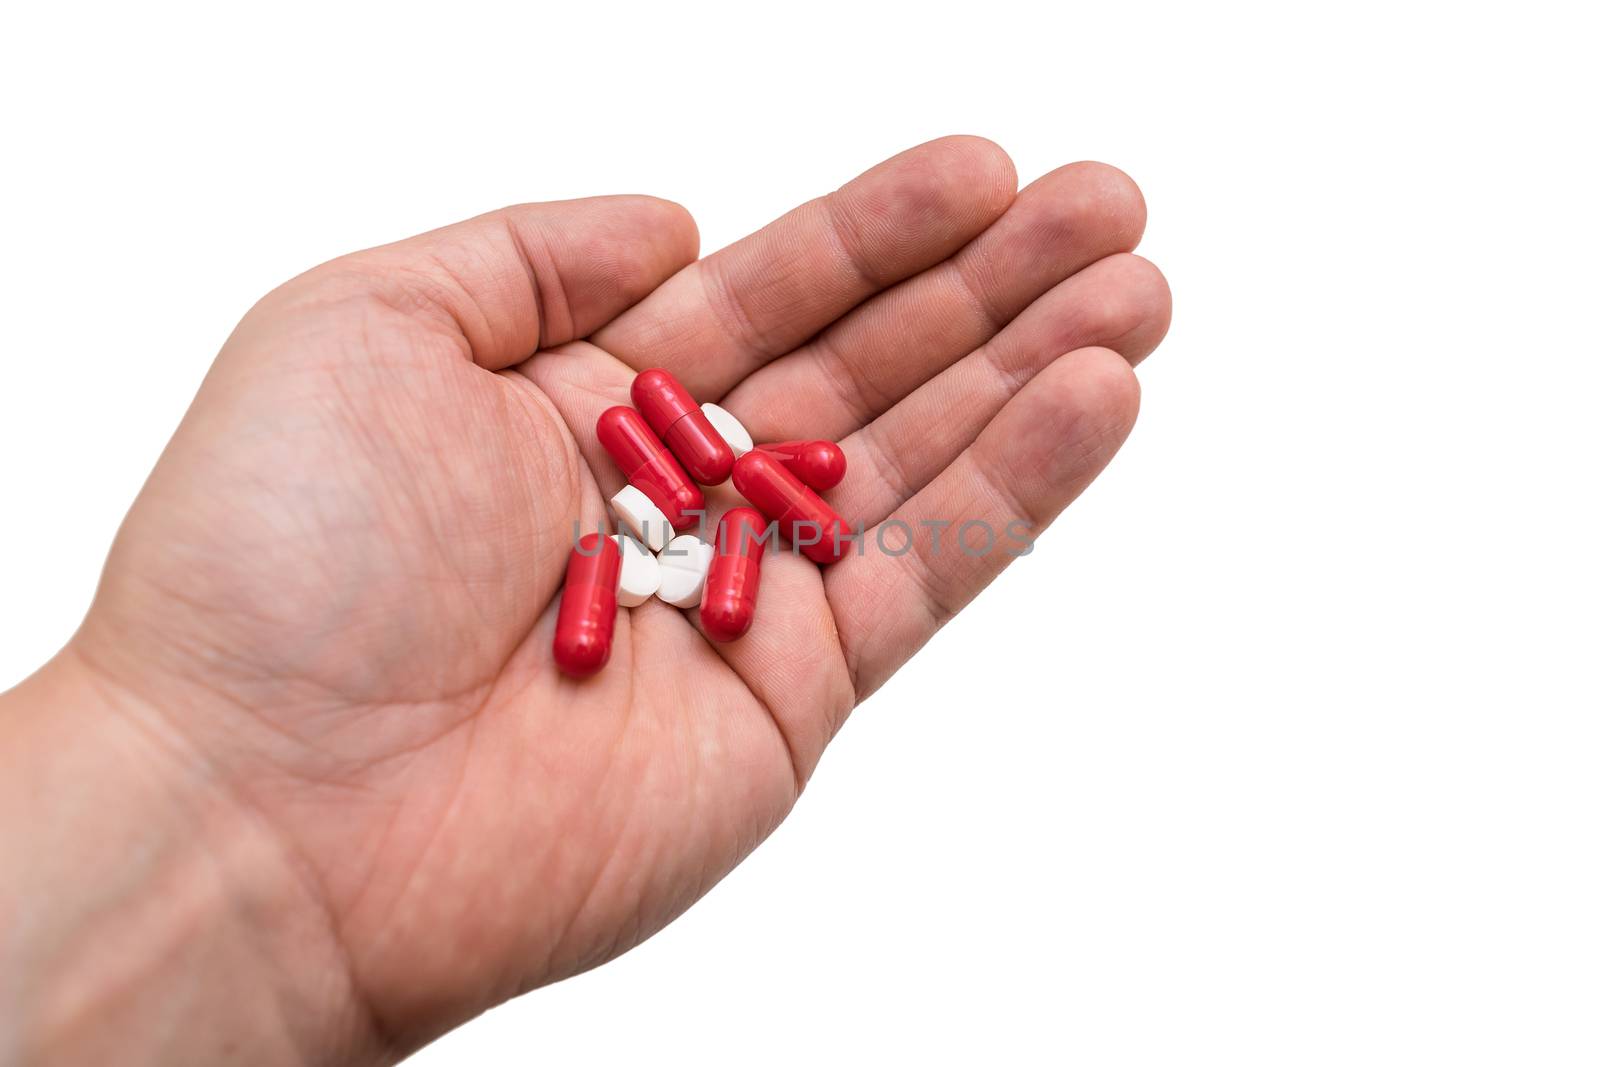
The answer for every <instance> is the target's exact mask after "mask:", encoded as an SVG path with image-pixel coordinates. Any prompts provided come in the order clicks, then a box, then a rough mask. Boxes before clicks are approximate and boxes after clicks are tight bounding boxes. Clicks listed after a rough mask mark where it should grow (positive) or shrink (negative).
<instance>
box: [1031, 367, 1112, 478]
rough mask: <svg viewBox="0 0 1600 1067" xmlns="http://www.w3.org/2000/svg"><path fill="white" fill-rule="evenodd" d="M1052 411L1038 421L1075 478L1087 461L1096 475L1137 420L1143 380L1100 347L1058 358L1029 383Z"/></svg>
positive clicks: (1054, 451)
mask: <svg viewBox="0 0 1600 1067" xmlns="http://www.w3.org/2000/svg"><path fill="white" fill-rule="evenodd" d="M1030 386H1031V387H1032V388H1028V389H1025V390H1024V393H1028V392H1032V391H1034V389H1037V391H1038V394H1039V395H1040V397H1041V398H1042V400H1043V402H1044V403H1045V404H1046V405H1047V406H1048V407H1049V409H1050V411H1049V413H1048V415H1047V416H1046V417H1045V418H1042V419H1039V420H1038V423H1042V424H1044V425H1046V426H1049V427H1051V428H1052V429H1051V431H1050V432H1051V434H1052V435H1053V436H1054V437H1055V439H1056V441H1055V443H1056V446H1057V447H1056V448H1053V449H1051V450H1050V451H1051V452H1053V453H1056V454H1060V455H1064V456H1065V457H1067V459H1068V461H1069V466H1070V467H1071V468H1072V471H1073V473H1075V474H1076V473H1078V472H1079V468H1081V466H1082V465H1083V463H1084V460H1085V459H1088V460H1089V465H1090V466H1091V467H1092V468H1093V469H1094V470H1098V469H1099V468H1100V467H1103V466H1104V465H1105V464H1106V463H1108V462H1110V459H1111V456H1112V455H1114V454H1115V453H1116V451H1117V449H1118V448H1120V447H1121V446H1122V442H1123V441H1125V440H1127V437H1128V434H1129V433H1130V432H1132V430H1133V424H1134V422H1135V421H1137V419H1138V417H1139V401H1140V386H1139V376H1138V375H1137V374H1135V373H1134V370H1133V368H1132V367H1131V366H1130V365H1129V364H1128V361H1127V360H1126V359H1123V358H1122V355H1121V354H1120V353H1118V352H1116V351H1114V350H1112V349H1109V348H1103V347H1099V346H1095V347H1091V348H1080V349H1078V350H1076V351H1073V352H1068V353H1067V354H1066V355H1063V356H1059V357H1057V358H1056V360H1055V361H1054V362H1052V363H1051V364H1050V366H1048V367H1046V368H1045V369H1044V371H1043V372H1041V373H1040V374H1039V376H1038V377H1037V378H1036V379H1035V380H1034V381H1033V382H1032V383H1030Z"/></svg>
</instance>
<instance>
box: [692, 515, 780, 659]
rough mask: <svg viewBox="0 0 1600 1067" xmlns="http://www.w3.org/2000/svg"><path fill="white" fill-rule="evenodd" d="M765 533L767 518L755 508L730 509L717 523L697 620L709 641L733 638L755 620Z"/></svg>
mask: <svg viewBox="0 0 1600 1067" xmlns="http://www.w3.org/2000/svg"><path fill="white" fill-rule="evenodd" d="M766 532H767V520H766V519H764V518H763V517H762V516H761V513H760V512H759V511H757V510H756V509H755V508H734V509H733V510H732V511H729V512H728V513H727V514H726V515H724V516H722V521H721V522H719V523H717V537H716V540H715V541H714V542H713V543H712V544H713V547H714V548H715V550H716V555H715V556H713V557H712V559H711V569H710V570H708V571H706V587H705V592H704V593H703V594H701V598H700V621H701V622H702V623H703V624H705V628H706V633H708V634H710V635H711V637H712V639H713V640H716V641H735V640H737V639H739V638H741V637H743V636H744V634H745V631H747V630H749V629H750V624H751V623H752V622H754V621H755V617H756V590H757V589H759V588H760V587H761V555H762V553H764V552H765V551H766V550H767V542H766V540H765V535H766Z"/></svg>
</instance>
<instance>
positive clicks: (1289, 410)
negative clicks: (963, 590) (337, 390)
mask: <svg viewBox="0 0 1600 1067" xmlns="http://www.w3.org/2000/svg"><path fill="white" fill-rule="evenodd" d="M1577 7H1578V5H1571V7H1570V10H1571V11H1572V12H1576V10H1577ZM345 11H346V9H333V8H331V7H328V6H325V5H314V6H311V7H306V8H300V9H296V8H294V7H293V6H292V5H286V4H272V5H261V6H259V7H258V8H256V9H255V10H253V11H247V10H244V9H242V8H239V7H237V6H235V5H227V4H216V5H207V6H205V7H196V8H194V9H192V10H174V9H162V10H158V9H154V8H152V7H150V6H148V5H116V6H110V5H107V6H106V7H104V8H101V9H87V10H86V9H83V8H68V7H67V6H64V5H42V4H40V5H34V6H33V7H32V9H31V10H27V11H16V10H13V11H12V12H10V13H9V14H8V15H7V17H6V22H7V26H6V28H5V30H4V31H3V32H0V99H3V100H4V104H3V105H0V106H3V107H4V110H5V123H4V128H3V134H0V136H3V142H0V155H4V156H5V157H6V160H7V162H5V164H4V169H3V171H0V191H3V197H0V219H3V234H4V236H3V250H4V255H3V257H0V281H3V284H0V339H3V340H0V344H3V348H0V359H3V361H4V363H3V367H4V375H3V377H0V485H3V495H0V514H3V527H0V606H3V610H0V685H4V684H10V683H11V682H14V681H16V680H18V679H20V678H21V677H23V676H24V675H26V674H27V673H28V672H29V671H30V670H32V669H33V668H34V667H35V666H36V665H38V664H39V663H40V662H42V661H43V660H44V659H46V658H47V657H48V656H49V655H50V654H51V653H52V652H53V651H54V650H55V649H56V648H57V647H59V645H60V644H61V643H62V642H63V641H64V640H65V639H66V638H67V637H68V635H69V634H70V633H71V632H72V630H73V628H74V626H75V625H76V623H77V621H78V620H79V618H80V617H81V615H82V613H83V611H84V610H85V608H86V606H87V605H88V602H89V599H90V596H91V594H92V591H93V587H94V584H95V581H96V575H97V571H98V568H99V566H100V561H101V559H102V557H103V555H104V552H105V550H106V548H107V546H108V544H109V542H110V539H111V536H112V533H113V531H114V529H115V528H116V525H117V523H118V521H119V519H120V517H121V515H122V513H123V511H124V510H125V509H126V507H127V505H128V504H129V503H130V501H131V500H132V498H133V496H134V494H135V492H136V491H137V489H138V487H139V485H140V483H141V481H142V479H143V478H144V476H145V474H146V472H147V471H148V469H149V468H150V466H151V465H152V464H153V463H154V461H155V459H156V457H157V455H158V453H159V451H160V449H161V447H162V444H163V442H164V441H165V439H166V437H167V435H168V434H169V433H170V431H171V429H172V428H173V426H174V425H175V424H176V422H177V420H178V418H179V416H180V415H181V413H182V412H183V410H184V408H185V406H186V404H187V403H188V400H189V398H190V396H191V395H192V393H193V391H194V389H195V388H196V386H197V385H198V382H199V380H200V377H201V375H202V373H203V372H204V370H205V368H206V366H207V364H208V362H209V361H210V359H211V356H212V354H213V353H214V352H215V351H216V349H217V347H218V346H219V345H220V344H221V342H222V340H223V338H224V337H225V336H226V335H227V333H228V331H229V329H230V328H231V326H232V325H233V323H234V322H235V321H236V320H237V318H238V317H239V315H240V314H241V313H242V312H243V311H244V310H245V309H246V307H248V306H249V305H250V303H252V302H253V301H254V299H255V298H256V297H257V296H259V295H260V294H261V293H263V292H264V291H266V290H267V289H269V288H271V287H272V286H274V285H275V284H277V283H278V282H280V281H281V280H283V279H284V278H286V277H288V276H289V275H291V274H293V273H296V272H298V271H299V270H301V269H303V268H304V267H307V266H309V265H312V264H314V263H316V262H318V261H320V260H322V259H325V258H328V257H330V256H333V255H335V254H337V253H340V252H343V251H347V250H350V249H353V248H357V247H361V246H365V245H370V244H374V243H378V242H382V241H386V240H389V239H392V238H395V237H399V236H403V235H406V234H408V233H412V232H415V231H419V230H422V229H426V228H430V227H433V226H436V225H439V224H442V223H445V222H449V221H452V220H454V219H457V218H460V217H464V216H467V215H471V214H476V213H478V212H480V211H483V210H487V209H489V208H492V207H497V206H500V205H502V204H506V203H511V202H516V201H522V200H542V199H550V198H558V197H567V196H577V195H586V194H592V193H601V192H650V193H655V194H658V195H661V196H666V197H671V198H674V199H677V200H680V201H681V202H683V203H684V204H686V205H687V206H688V207H689V208H690V209H691V210H692V211H693V212H694V213H695V215H696V216H697V217H698V219H699V222H700V227H701V231H702V236H703V246H704V248H705V249H706V250H707V251H709V250H711V249H713V248H716V247H718V246H720V245H722V244H725V243H727V242H728V241H730V240H732V239H734V238H736V237H737V236H739V235H740V234H742V233H743V232H745V231H746V230H748V229H750V228H753V227H754V226H756V225H759V224H761V223H763V222H765V221H767V220H768V219H769V218H771V217H772V216H774V215H776V214H778V213H779V212H781V211H783V210H785V209H787V208H788V207H790V206H792V205H793V204H795V203H797V202H798V201H800V200H802V199H804V198H807V197H810V196H812V195H815V194H817V193H819V192H823V191H825V190H827V189H830V188H832V187H834V186H836V185H838V184H840V183H841V182H843V181H845V180H846V179H848V178H849V177H851V176H852V175H853V174H854V173H855V172H857V171H858V170H860V169H863V168H865V167H866V166H868V165H870V164H871V163H873V162H875V161H877V160H878V159H880V158H882V157H884V156H886V155H889V154H891V153H893V152H895V151H898V150H900V149H902V148H905V147H907V146H909V145H911V144H914V143H917V142H920V141H922V140H926V139H928V138H931V137H934V136H937V135H940V134H944V133H950V132H969V133H981V134H984V135H987V136H989V137H991V138H993V139H995V140H996V141H998V142H1000V143H1001V144H1002V145H1003V146H1004V147H1005V148H1006V149H1008V150H1009V151H1010V153H1011V155H1012V156H1013V158H1014V159H1015V160H1016V163H1017V166H1018V170H1019V171H1020V172H1021V175H1022V178H1023V180H1024V181H1027V180H1030V179H1032V178H1034V177H1037V176H1038V175H1040V174H1042V173H1043V172H1045V171H1046V170H1049V169H1051V168H1052V167H1054V166H1056V165H1058V164H1060V163H1064V162H1068V161H1071V160H1074V159H1080V158H1098V159H1103V160H1107V161H1110V162H1114V163H1116V164H1118V165H1119V166H1121V167H1123V168H1124V169H1125V170H1127V171H1129V172H1130V173H1131V174H1132V175H1133V176H1134V177H1135V178H1136V179H1137V180H1138V181H1139V182H1140V183H1141V185H1142V186H1143V189H1144V191H1145V194H1146V197H1147V199H1148V201H1149V204H1150V222H1149V228H1148V236H1147V240H1146V243H1145V245H1144V248H1143V249H1142V251H1144V253H1145V254H1146V255H1148V256H1150V257H1151V258H1153V259H1154V260H1155V261H1156V262H1157V263H1158V264H1160V265H1161V267H1162V268H1163V269H1164V270H1165V271H1166V273H1167V275H1168V277H1169V279H1170V281H1171V283H1172V288H1173V290H1174V293H1175V297H1176V313H1175V319H1174V325H1173V329H1172V332H1171V334H1170V336H1169V338H1168V340H1167V342H1166V344H1165V345H1164V346H1163V348H1162V350H1161V351H1160V352H1158V353H1157V355H1156V356H1155V357H1154V358H1153V359H1152V360H1151V361H1150V362H1149V363H1147V364H1146V365H1145V367H1144V369H1143V370H1142V371H1141V377H1142V379H1143V382H1144V387H1145V393H1144V409H1143V414H1142V416H1141V419H1140V425H1139V427H1138V428H1137V429H1136V430H1135V432H1134V435H1133V438H1132V439H1131V441H1130V442H1129V444H1128V446H1127V447H1126V449H1125V450H1124V452H1123V454H1122V455H1121V456H1120V457H1119V459H1118V460H1117V461H1116V462H1115V463H1114V464H1113V466H1112V468H1111V470H1110V471H1109V473H1108V474H1107V476H1106V477H1105V478H1104V479H1102V481H1101V482H1100V483H1099V484H1097V485H1096V486H1095V487H1093V488H1092V489H1091V490H1090V491H1089V493H1088V494H1087V495H1086V496H1085V497H1084V498H1083V499H1082V500H1081V502H1080V503H1079V504H1078V505H1077V506H1076V507H1075V508H1074V509H1073V510H1072V511H1071V512H1069V514H1068V516H1067V517H1066V518H1065V519H1064V520H1063V521H1062V522H1061V523H1060V524H1058V526H1057V527H1056V528H1055V529H1054V530H1053V531H1052V532H1051V533H1050V534H1049V535H1047V536H1046V537H1045V538H1044V540H1043V541H1042V543H1041V545H1040V550H1039V551H1038V552H1036V553H1035V554H1034V555H1033V556H1031V557H1029V558H1027V559H1025V560H1023V561H1022V562H1021V563H1020V564H1019V565H1018V566H1017V567H1015V568H1014V570H1013V572H1011V573H1008V574H1007V575H1006V576H1005V577H1004V578H1002V579H1001V580H1000V581H999V582H998V583H996V585H995V586H994V588H993V589H992V590H991V592H990V593H988V594H987V595H986V596H985V597H983V598H982V599H981V600H980V601H979V602H978V604H977V605H975V606H974V607H973V608H972V609H971V610H969V611H968V612H967V613H966V614H965V615H964V616H963V617H962V618H960V619H959V620H957V621H956V622H955V623H953V624H952V625H951V626H950V627H949V628H948V629H947V630H946V631H945V632H944V633H942V634H941V635H940V636H939V637H938V638H936V639H935V641H934V642H933V644H932V645H931V647H930V648H929V649H928V651H927V652H926V653H925V654H924V655H922V656H920V657H919V658H918V659H917V660H915V661H914V662H913V663H912V665H910V666H909V667H907V668H906V669H905V670H904V671H902V672H901V674H900V675H899V676H898V677H897V678H896V680H895V681H893V682H892V683H891V684H890V685H889V686H888V688H886V689H885V690H884V691H883V692H882V693H881V694H880V695H879V696H877V697H875V698H874V699H873V700H871V701H870V702H869V703H868V704H867V705H865V706H864V707H863V708H862V709H861V710H859V711H858V712H857V714H856V716H855V718H854V719H853V720H852V722H851V723H850V726H849V727H848V728H847V729H846V730H845V731H844V733H843V734H842V735H841V737H840V739H839V741H838V743H837V744H836V746H835V747H834V749H833V750H832V751H831V752H830V754H829V755H828V757H827V759H826V760H824V762H823V764H822V767H821V770H820V771H819V772H818V774H817V775H816V777H815V779H814V780H813V782H812V784H811V787H810V789H809V791H808V792H807V794H806V796H805V797H804V798H803V799H802V801H801V803H800V806H799V808H798V809H797V810H796V812H795V813H794V815H793V816H792V817H791V818H790V820H789V821H788V823H787V824H786V825H785V826H784V827H783V828H782V829H780V830H779V832H778V833H777V834H776V836H775V837H774V838H773V839H772V840H771V841H770V842H769V843H768V844H767V845H766V846H764V847H763V848H762V849H761V850H760V851H759V852H758V853H757V854H756V855H755V856H754V857H753V858H752V859H751V860H750V861H749V862H747V863H746V864H745V865H744V866H743V867H742V868H740V869H739V870H738V871H736V872H735V873H734V874H733V875H732V876H731V877H729V878H728V879H727V880H726V881H725V882H724V883H723V884H722V885H720V886H719V887H717V888H716V889H715V890H714V891H713V892H712V893H711V894H710V896H709V897H708V898H707V899H706V900H705V901H703V902H702V903H701V904H699V905H697V906H696V907H695V908H694V909H693V910H692V911H691V912H690V913H689V914H688V915H687V916H686V917H685V918H684V919H682V920H681V921H680V922H678V923H677V924H676V925H674V926H673V927H671V928H670V929H669V930H667V931H666V932H665V933H663V934H661V935H660V936H658V937H657V938H655V939H654V940H653V941H651V942H649V943H647V944H646V945H645V946H643V947H642V948H640V949H638V950H637V951H635V952H633V953H632V954H630V955H628V956H626V957H624V958H623V959H622V960H620V961H618V962H616V963H614V964H612V965H610V966H607V967H605V968H603V969H601V970H600V971H597V972H594V973H591V974H588V975H585V976H583V977H580V978H577V979H575V980H572V981H569V982H567V983H565V984H562V985H560V986H557V987H554V988H551V989H546V990H543V991H540V992H537V993H535V994H532V995H530V996H528V997H526V998H524V999H522V1000H521V1001H518V1002H515V1003H513V1004H512V1005H509V1006H507V1007H505V1008H502V1009H500V1010H498V1011H496V1012H493V1013H491V1014H490V1015H489V1016H488V1017H487V1018H485V1019H483V1020H480V1021H478V1022H476V1023H474V1024H471V1025H469V1026H467V1027H466V1028H464V1029H463V1030H460V1031H458V1032H457V1033H455V1034H453V1035H451V1036H450V1037H447V1038H445V1039H443V1040H442V1041H440V1042H439V1043H438V1044H436V1045H435V1046H433V1047H432V1048H430V1049H429V1050H427V1051H426V1052H424V1053H423V1054H421V1055H420V1056H419V1057H418V1058H417V1061H416V1062H418V1063H421V1064H430V1065H435V1067H437V1065H441V1064H456V1063H482V1064H522V1063H534V1062H549V1063H619V1064H620V1063H659V1062H676V1061H680V1060H683V1061H689V1060H692V1061H695V1062H709V1063H728V1064H734V1063H739V1064H743V1063H751V1062H762V1063H788V1062H798V1061H802V1060H812V1059H823V1058H828V1059H831V1060H838V1061H843V1062H852V1063H854V1062H884V1061H898V1062H935V1061H945V1060H950V1061H956V1062H973V1061H975V1060H977V1059H979V1058H982V1059H985V1060H991V1059H992V1060H997V1061H1009V1062H1038V1061H1042V1060H1052V1061H1053V1060H1062V1061H1070V1062H1073V1063H1080V1064H1152V1065H1154V1064H1161V1065H1167V1064H1175V1063H1182V1064H1189V1063H1219V1064H1228V1065H1230V1067H1238V1065H1242V1064H1272V1065H1281V1064H1296V1065H1299V1064H1323V1063H1326V1064H1350V1063H1358V1062H1359V1063H1363V1064H1374V1063H1392V1064H1408V1065H1409V1064H1421V1063H1440V1064H1445V1063H1448V1064H1452V1065H1459V1064H1478V1063H1482V1064H1540V1065H1556V1064H1577V1063H1588V1064H1592V1063H1594V1062H1596V1060H1597V1058H1600V1023H1597V1010H1600V861H1597V852H1596V845H1597V840H1596V837H1597V835H1596V829H1597V814H1600V773H1597V771H1600V767H1597V762H1600V720H1597V716H1600V695H1597V688H1600V687H1597V681H1596V672H1597V669H1600V653H1597V636H1600V635H1597V623H1596V604H1597V593H1600V588H1597V587H1600V575H1597V546H1600V522H1597V503H1596V497H1597V482H1600V478H1597V475H1596V465H1597V461H1600V440H1597V438H1600V434H1597V430H1596V424H1597V419H1596V408H1597V406H1600V390H1597V387H1600V371H1597V365H1600V364H1597V361H1600V351H1597V345H1596V342H1595V337H1594V332H1593V325H1592V320H1591V313H1592V311H1593V310H1594V307H1595V291H1596V281H1597V277H1596V274H1597V271H1596V266H1595V264H1596V256H1597V254H1600V243H1597V238H1600V233H1597V230H1600V227H1597V211H1596V206H1595V195H1596V191H1597V189H1600V168H1597V167H1596V161H1595V157H1594V154H1593V153H1594V146H1595V140H1596V139H1595V104H1596V99H1597V95H1596V94H1597V91H1600V89H1597V85H1596V80H1595V77H1594V75H1593V73H1592V72H1593V69H1594V55H1593V41H1594V37H1593V31H1592V27H1591V28H1590V29H1588V30H1582V29H1580V27H1579V26H1577V25H1576V24H1575V23H1574V20H1573V19H1572V18H1571V17H1569V16H1564V15H1562V14H1560V13H1559V11H1558V10H1557V9H1556V7H1555V6H1553V5H1552V6H1541V5H1525V4H1524V5H1503V6H1501V7H1499V8H1498V9H1483V10H1474V7H1473V5H1463V4H1452V5H1441V6H1439V7H1437V8H1435V9H1424V8H1418V7H1411V8H1406V7H1403V6H1402V7H1397V6H1395V5H1391V4H1384V5H1378V6H1373V7H1370V8H1364V7H1362V6H1360V5H1356V6H1351V5H1341V6H1328V7H1326V8H1320V9H1314V8H1311V7H1309V6H1302V5H1262V6H1260V7H1255V8H1251V7H1236V6H1220V7H1219V6H1218V5H1215V4H1173V5H1170V6H1157V7H1140V6H1134V5H1120V4H1095V5H1092V6H1087V7H1076V6H1071V5H1062V4H1038V5H1007V4H1004V3H983V4H968V5H960V6H951V7H939V6H935V5H930V4H926V3H922V4H916V5H910V6H907V7H904V8H900V9H897V10H894V11H891V10H890V9H887V8H880V7H875V6H873V5H870V4H867V3H861V2H858V3H852V4H848V5H842V6H839V7H830V6H827V5H819V4H806V5H796V6H794V7H793V8H788V9H779V8H777V7H774V6H771V5H761V4H740V5H735V6H730V7H727V8H726V9H722V10H718V11H715V12H713V11H709V10H707V11H705V12H704V13H699V12H696V11H691V10H689V9H688V7H687V6H686V5H680V4H671V3H661V4H654V5H650V6H649V7H647V8H642V9H641V10H639V11H636V12H631V13H630V12H629V11H628V10H627V9H626V8H624V7H620V6H618V5H612V4H586V3H582V2H580V0H570V2H568V3H564V4H560V5H534V4H519V5H508V6H507V7H505V8H503V9H489V8H479V9H472V10H466V9H465V8H464V6H463V5H458V4H454V3H444V2H439V3H436V4H433V5H429V6H426V7H417V8H406V7H403V6H399V5H394V4H381V5H372V6H370V7H367V8H365V9H362V10H360V11H355V10H349V11H348V13H344V12H345Z"/></svg>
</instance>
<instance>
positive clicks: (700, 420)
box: [629, 370, 733, 485]
mask: <svg viewBox="0 0 1600 1067" xmlns="http://www.w3.org/2000/svg"><path fill="white" fill-rule="evenodd" d="M629 392H630V393H631V394H632V396H633V406H634V407H636V408H638V409H639V412H640V414H642V415H643V416H644V421H645V422H648V423H649V424H650V428H651V429H652V430H654V431H655V432H656V433H657V434H658V435H659V436H660V437H661V440H663V441H665V442H666V445H667V447H668V448H670V449H671V450H672V454H673V455H674V456H677V457H678V462H679V463H682V464H683V469H684V470H686V471H688V472H689V474H690V475H691V476H692V477H693V478H694V480H695V481H697V482H699V483H700V484H701V485H721V484H722V483H723V482H725V481H727V480H728V474H729V473H730V472H731V471H732V470H733V449H731V448H729V447H728V442H726V441H724V440H723V439H722V435H721V434H720V433H718V432H717V430H716V427H714V426H712V425H711V420H710V419H708V418H706V413H705V412H703V411H701V410H700V405H699V404H696V403H695V402H694V397H692V396H690V395H689V390H687V389H685V388H684V387H683V386H682V385H679V384H678V379H676V378H674V377H673V376H672V375H670V374H668V373H667V372H666V371H664V370H647V371H642V372H640V373H639V375H638V376H637V377H635V378H634V379H633V388H632V389H631V390H629Z"/></svg>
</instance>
